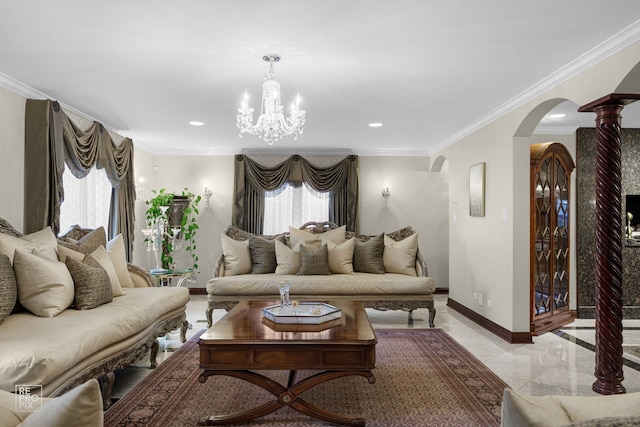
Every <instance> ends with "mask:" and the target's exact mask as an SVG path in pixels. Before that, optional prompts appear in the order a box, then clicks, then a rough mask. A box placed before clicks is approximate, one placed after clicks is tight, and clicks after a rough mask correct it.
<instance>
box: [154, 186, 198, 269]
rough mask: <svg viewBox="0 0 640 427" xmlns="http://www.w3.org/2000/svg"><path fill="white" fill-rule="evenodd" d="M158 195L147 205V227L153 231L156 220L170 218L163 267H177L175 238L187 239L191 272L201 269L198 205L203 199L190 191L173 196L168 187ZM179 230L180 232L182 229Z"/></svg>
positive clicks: (163, 241) (185, 190)
mask: <svg viewBox="0 0 640 427" xmlns="http://www.w3.org/2000/svg"><path fill="white" fill-rule="evenodd" d="M152 192H153V194H154V195H155V196H154V197H153V198H151V199H150V200H148V201H147V202H146V204H147V212H146V221H147V226H148V227H149V228H152V227H154V226H155V224H156V221H157V220H158V219H159V218H161V217H163V216H166V218H165V219H166V220H167V222H168V227H167V229H166V230H165V232H166V236H165V238H164V239H163V240H162V266H163V267H164V268H172V267H173V266H174V259H173V251H174V247H173V244H172V242H173V239H172V238H171V237H173V238H175V239H179V238H184V240H185V242H186V244H187V246H186V248H185V250H186V251H187V252H188V253H189V254H190V255H191V261H192V265H191V267H190V268H191V269H192V270H193V271H197V270H198V255H197V254H196V252H195V250H196V241H195V235H196V231H197V230H198V228H199V227H198V223H197V215H198V214H199V211H198V204H199V203H200V200H201V199H202V197H201V196H199V195H196V194H194V193H192V192H190V191H189V189H188V188H185V189H184V190H182V192H181V193H179V194H178V193H170V192H167V190H166V189H165V188H162V189H160V190H158V191H156V190H152ZM178 227H179V229H178Z"/></svg>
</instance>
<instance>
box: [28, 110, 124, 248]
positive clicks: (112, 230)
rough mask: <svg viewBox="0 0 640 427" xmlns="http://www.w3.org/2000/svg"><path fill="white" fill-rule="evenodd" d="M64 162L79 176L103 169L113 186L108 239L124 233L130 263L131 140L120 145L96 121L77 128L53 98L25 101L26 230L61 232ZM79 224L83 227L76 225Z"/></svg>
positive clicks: (29, 231)
mask: <svg viewBox="0 0 640 427" xmlns="http://www.w3.org/2000/svg"><path fill="white" fill-rule="evenodd" d="M65 163H66V165H67V167H68V168H69V170H70V171H71V173H73V175H74V176H75V177H77V178H84V177H85V176H87V174H88V173H89V171H90V170H91V168H93V167H94V166H95V167H97V168H99V169H102V168H104V169H105V171H106V173H107V177H108V178H109V181H110V183H111V186H112V187H113V190H112V193H111V207H110V210H109V224H108V235H109V237H110V238H113V237H115V236H116V235H118V234H122V237H123V238H124V240H125V242H126V244H125V247H126V249H127V259H131V248H132V243H133V236H134V203H135V198H136V195H135V183H134V175H133V142H132V141H131V140H130V139H128V138H127V139H125V140H124V141H123V142H122V143H121V144H120V145H116V143H115V142H114V141H113V140H112V139H111V136H110V135H109V133H108V132H107V131H106V130H105V129H104V127H103V126H102V125H101V124H100V123H97V122H94V123H93V124H92V125H91V126H90V127H89V129H87V130H86V131H83V130H81V129H80V128H78V127H77V126H76V125H75V124H74V123H72V122H71V120H70V119H69V117H68V116H67V115H66V114H65V113H64V111H62V109H61V108H60V105H59V104H58V103H57V102H55V101H51V100H35V99H28V100H27V107H26V117H25V232H26V233H32V232H34V231H38V230H41V229H43V228H45V227H47V226H49V225H50V226H51V228H52V229H53V230H54V232H55V233H56V234H57V233H58V232H59V231H60V204H61V203H62V201H64V189H63V188H62V173H63V172H64V167H65ZM80 225H82V224H80Z"/></svg>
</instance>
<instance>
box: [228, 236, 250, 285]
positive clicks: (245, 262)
mask: <svg viewBox="0 0 640 427" xmlns="http://www.w3.org/2000/svg"><path fill="white" fill-rule="evenodd" d="M222 255H223V256H224V275H225V276H236V275H239V274H249V273H251V253H250V251H249V240H235V239H232V238H231V237H229V236H227V235H226V234H224V233H222Z"/></svg>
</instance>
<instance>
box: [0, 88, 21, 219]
mask: <svg viewBox="0 0 640 427" xmlns="http://www.w3.org/2000/svg"><path fill="white" fill-rule="evenodd" d="M25 107H26V99H25V98H24V97H22V96H20V95H16V94H14V93H12V92H9V91H8V90H6V89H4V88H2V87H0V196H2V200H4V203H2V208H1V209H0V217H2V218H4V219H6V220H7V221H9V222H10V223H11V224H12V225H13V226H14V227H15V228H17V229H18V230H19V231H23V225H24V112H25Z"/></svg>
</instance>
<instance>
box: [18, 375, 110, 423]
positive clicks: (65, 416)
mask: <svg viewBox="0 0 640 427" xmlns="http://www.w3.org/2000/svg"><path fill="white" fill-rule="evenodd" d="M103 423H104V414H103V412H102V396H101V394H100V386H99V384H98V381H97V380H95V379H92V380H89V381H87V382H86V383H84V384H81V385H79V386H77V387H75V388H73V389H71V390H70V391H68V392H66V393H65V394H63V395H62V396H59V397H55V398H53V399H46V401H45V402H43V404H42V410H41V411H34V412H32V413H30V414H29V415H28V416H27V417H26V418H25V419H24V421H23V422H22V424H21V426H22V427H42V426H65V427H99V426H102V425H103Z"/></svg>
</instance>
